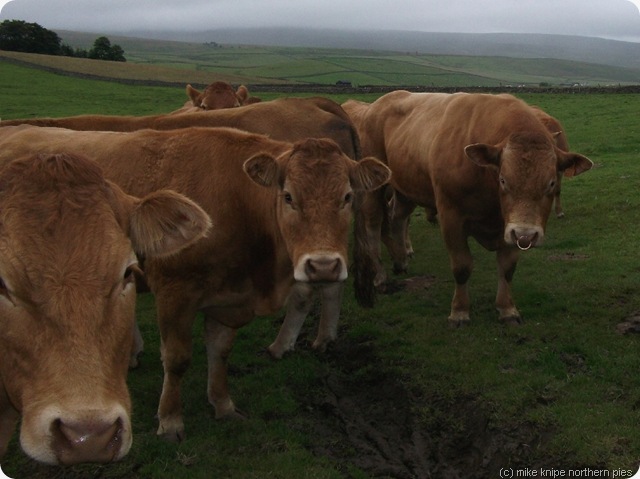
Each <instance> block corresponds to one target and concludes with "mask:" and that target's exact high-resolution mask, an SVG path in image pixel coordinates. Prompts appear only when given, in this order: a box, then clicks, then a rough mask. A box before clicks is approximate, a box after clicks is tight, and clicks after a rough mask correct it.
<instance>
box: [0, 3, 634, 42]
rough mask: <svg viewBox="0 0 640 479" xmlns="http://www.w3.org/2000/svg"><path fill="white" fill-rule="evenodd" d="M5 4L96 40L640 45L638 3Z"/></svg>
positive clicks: (4, 15) (17, 13)
mask: <svg viewBox="0 0 640 479" xmlns="http://www.w3.org/2000/svg"><path fill="white" fill-rule="evenodd" d="M5 3H6V5H4V4H5ZM2 5H4V7H3V8H2V12H1V13H0V20H6V19H18V20H25V21H28V22H36V23H38V24H40V25H42V26H43V27H45V28H49V29H68V30H78V31H87V32H97V33H126V32H127V31H131V30H191V31H196V30H209V29H219V28H225V27H280V26H292V27H303V28H338V29H343V28H349V29H367V30H379V29H385V30H415V31H427V32H466V33H496V32H509V33H555V34H566V35H584V36H595V37H604V38H614V39H621V40H630V41H638V42H640V11H639V10H638V8H639V7H638V6H636V5H640V0H633V1H631V0H444V1H443V0H395V1H392V0H12V1H10V2H8V3H7V2H6V1H4V2H3V1H2V0H0V6H2Z"/></svg>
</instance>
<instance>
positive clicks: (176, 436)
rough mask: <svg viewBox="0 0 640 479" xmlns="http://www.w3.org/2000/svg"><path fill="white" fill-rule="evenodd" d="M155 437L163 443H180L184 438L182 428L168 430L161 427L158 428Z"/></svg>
mask: <svg viewBox="0 0 640 479" xmlns="http://www.w3.org/2000/svg"><path fill="white" fill-rule="evenodd" d="M156 435H157V436H158V437H159V438H160V439H162V440H163V441H167V442H175V443H178V442H182V441H183V440H184V438H185V434H184V427H183V428H179V429H169V428H166V427H163V426H162V425H161V426H160V427H158V432H156Z"/></svg>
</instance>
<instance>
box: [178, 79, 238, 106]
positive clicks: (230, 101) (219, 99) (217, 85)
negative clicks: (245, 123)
mask: <svg viewBox="0 0 640 479" xmlns="http://www.w3.org/2000/svg"><path fill="white" fill-rule="evenodd" d="M187 96H188V97H189V98H190V99H191V102H192V103H193V106H195V107H198V108H201V109H202V110H221V109H223V108H235V107H238V106H240V105H242V103H243V101H244V100H246V97H248V96H249V92H248V90H247V88H246V87H245V86H243V85H242V86H240V87H239V88H238V91H237V92H236V91H234V90H233V88H232V86H231V85H229V84H228V83H226V82H221V81H217V82H214V83H211V84H210V85H208V86H207V87H206V88H205V89H204V91H203V92H200V91H198V90H196V89H195V88H193V87H192V86H191V85H187Z"/></svg>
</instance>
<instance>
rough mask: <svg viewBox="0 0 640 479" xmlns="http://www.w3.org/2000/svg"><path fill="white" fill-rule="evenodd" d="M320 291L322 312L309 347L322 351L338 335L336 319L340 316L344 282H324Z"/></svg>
mask: <svg viewBox="0 0 640 479" xmlns="http://www.w3.org/2000/svg"><path fill="white" fill-rule="evenodd" d="M320 291H321V295H322V312H321V314H320V324H319V325H318V335H317V336H316V339H315V341H314V342H313V344H312V345H311V347H312V348H313V349H315V350H317V351H320V352H324V351H325V350H326V349H327V345H328V344H329V343H331V342H333V341H335V340H336V338H337V337H338V319H339V318H340V307H341V306H342V293H343V292H344V283H332V284H326V285H324V286H322V288H321V290H320Z"/></svg>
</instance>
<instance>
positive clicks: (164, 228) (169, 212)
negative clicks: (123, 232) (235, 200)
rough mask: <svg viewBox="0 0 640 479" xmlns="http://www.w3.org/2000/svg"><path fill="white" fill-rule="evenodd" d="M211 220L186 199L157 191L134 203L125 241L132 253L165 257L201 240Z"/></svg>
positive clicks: (209, 226)
mask: <svg viewBox="0 0 640 479" xmlns="http://www.w3.org/2000/svg"><path fill="white" fill-rule="evenodd" d="M209 228H211V218H209V215H208V214H207V213H206V212H205V211H204V210H203V209H202V208H201V207H200V206H198V205H197V204H196V203H194V202H193V201H191V200H190V199H189V198H187V197H185V196H183V195H181V194H179V193H176V192H174V191H170V190H160V191H156V192H154V193H151V194H149V195H147V196H145V197H144V198H143V199H141V200H138V203H137V204H136V205H135V206H134V208H133V210H132V212H131V217H130V221H129V237H130V238H131V243H132V244H133V249H134V251H135V252H136V253H138V254H141V255H143V256H146V257H151V256H167V255H171V254H174V253H177V252H178V251H180V250H181V249H183V248H186V247H187V246H189V245H191V244H193V243H195V242H196V241H198V240H199V239H200V238H202V237H204V236H205V235H206V234H207V232H208V231H209Z"/></svg>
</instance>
